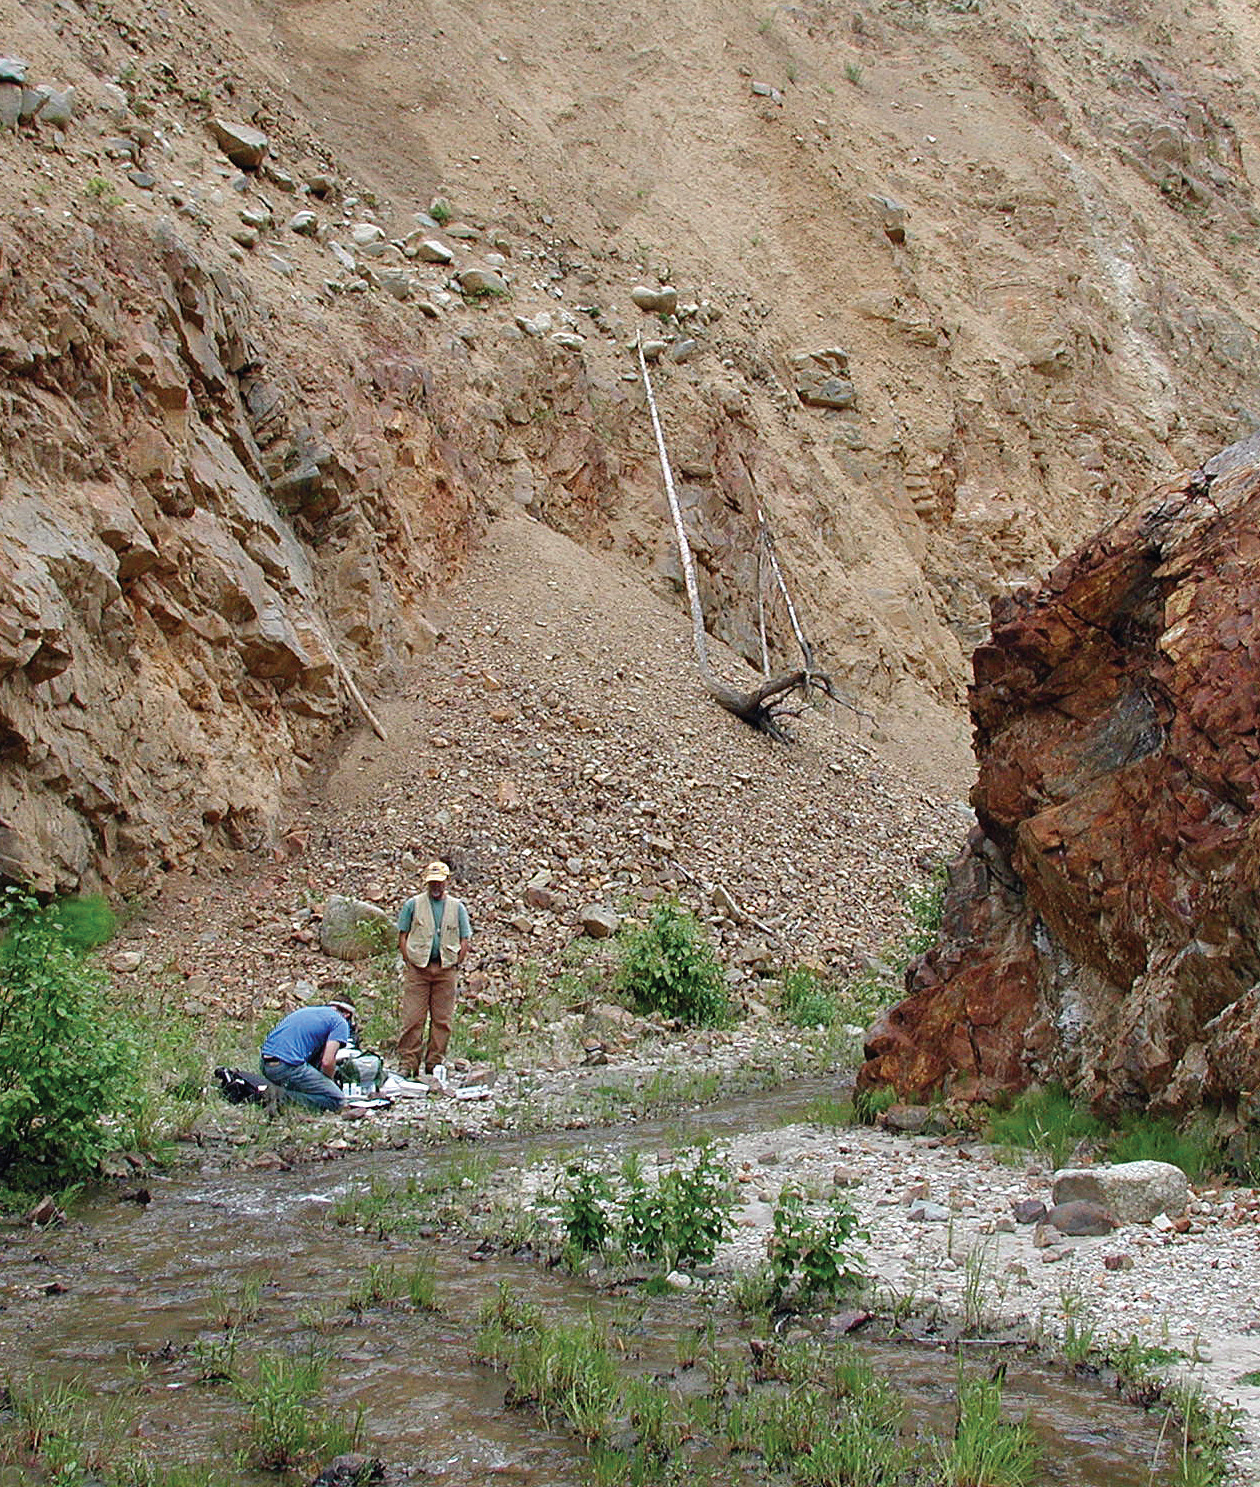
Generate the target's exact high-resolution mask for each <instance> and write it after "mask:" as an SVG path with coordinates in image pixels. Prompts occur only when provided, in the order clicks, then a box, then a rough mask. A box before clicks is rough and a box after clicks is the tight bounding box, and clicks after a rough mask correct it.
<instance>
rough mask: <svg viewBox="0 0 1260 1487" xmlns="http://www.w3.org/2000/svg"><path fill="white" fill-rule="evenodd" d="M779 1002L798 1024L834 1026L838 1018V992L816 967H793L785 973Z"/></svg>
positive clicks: (786, 1015) (792, 1020)
mask: <svg viewBox="0 0 1260 1487" xmlns="http://www.w3.org/2000/svg"><path fill="white" fill-rule="evenodd" d="M779 1004H780V1006H781V1007H782V1008H783V1015H784V1016H785V1017H786V1018H787V1020H788V1021H789V1022H790V1023H792V1024H794V1025H795V1026H796V1027H819V1026H821V1027H830V1026H831V1024H832V1023H833V1022H835V1020H836V1012H837V1008H836V994H835V992H834V991H833V990H832V989H831V987H830V986H829V985H828V984H827V980H826V978H825V977H824V976H822V975H820V974H819V973H818V972H817V971H816V970H814V969H813V967H812V966H793V967H792V968H791V970H789V971H785V972H784V973H783V978H782V980H781V981H780V983H779Z"/></svg>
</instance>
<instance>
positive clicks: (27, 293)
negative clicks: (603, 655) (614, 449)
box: [0, 223, 472, 891]
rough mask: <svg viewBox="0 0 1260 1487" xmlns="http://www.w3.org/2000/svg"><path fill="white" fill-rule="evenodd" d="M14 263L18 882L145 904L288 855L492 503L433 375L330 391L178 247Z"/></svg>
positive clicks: (11, 586) (10, 649)
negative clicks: (301, 791) (297, 821)
mask: <svg viewBox="0 0 1260 1487" xmlns="http://www.w3.org/2000/svg"><path fill="white" fill-rule="evenodd" d="M0 251H2V252H3V267H2V268H0V389H2V395H3V397H4V399H5V408H6V417H5V421H4V426H3V433H2V435H0V453H2V455H3V468H4V476H5V479H4V498H3V502H2V503H0V534H2V537H3V542H2V544H0V591H2V592H3V597H4V607H3V610H2V611H0V616H2V620H0V739H2V747H0V820H2V824H0V873H3V874H4V875H6V876H9V877H13V878H16V879H18V880H23V881H32V882H34V883H36V884H38V885H39V886H41V887H45V888H52V887H57V888H61V889H66V888H70V887H75V886H80V885H83V884H85V883H87V884H92V883H99V882H101V881H104V882H106V883H109V884H111V885H112V886H113V887H115V888H116V889H118V890H119V891H128V890H130V889H134V888H136V887H138V886H140V885H141V884H142V883H144V882H145V881H146V880H147V878H148V877H150V876H151V875H152V873H153V872H154V871H155V870H156V869H157V868H158V867H160V866H161V865H163V864H168V865H169V864H171V863H173V862H177V861H179V860H181V859H182V858H184V857H185V856H186V854H188V853H189V852H191V851H193V850H194V849H197V848H199V847H202V846H204V845H206V844H207V843H208V842H211V841H213V840H215V839H219V840H221V841H223V842H224V843H225V844H229V845H235V846H242V845H246V844H250V845H256V844H257V843H258V842H259V841H260V840H263V839H266V838H267V836H268V834H269V833H270V831H271V830H272V829H273V828H274V825H275V820H276V816H277V812H278V810H279V805H280V796H281V792H282V789H283V787H284V786H285V785H287V784H290V783H292V782H293V780H294V779H295V778H296V777H297V776H298V773H299V772H300V768H301V765H302V763H303V761H307V762H309V760H310V758H311V755H312V753H313V751H314V749H315V747H316V745H317V743H318V742H319V741H320V740H321V738H323V737H324V736H326V735H327V733H328V731H329V728H330V726H331V725H332V724H333V723H335V722H336V720H338V719H339V718H340V717H341V716H342V715H343V713H344V709H345V706H346V689H345V686H344V682H343V671H342V669H343V667H345V666H346V665H347V663H349V664H350V665H352V666H353V668H354V669H355V671H357V672H358V673H359V675H360V676H363V675H364V672H365V670H367V671H368V672H369V673H370V674H376V675H379V674H380V672H381V671H382V669H385V670H388V668H389V667H390V666H391V665H392V664H394V663H395V662H396V661H397V660H398V659H399V657H400V656H406V655H407V654H408V653H409V652H411V651H414V650H415V649H416V648H417V647H418V646H422V645H423V644H424V643H425V635H424V631H423V627H422V626H420V625H418V624H417V621H416V619H415V618H414V616H413V617H412V618H411V619H409V618H408V609H407V600H408V599H409V598H410V597H411V596H413V595H414V594H415V593H416V592H417V591H418V590H419V589H422V588H423V587H425V586H426V585H431V584H432V583H433V582H434V581H435V580H436V578H437V577H438V576H439V575H440V574H441V572H442V571H443V568H444V566H449V565H450V564H451V563H452V562H453V561H454V560H455V559H456V558H457V556H458V555H459V553H460V552H461V551H462V549H463V547H464V545H465V544H466V542H467V541H468V537H469V532H470V530H471V527H472V522H471V520H470V505H471V498H470V495H469V489H468V482H467V479H466V472H465V471H464V469H463V468H462V467H461V466H460V465H459V462H458V461H454V462H453V463H454V468H453V469H452V468H449V466H448V461H447V460H446V459H445V458H444V457H443V451H442V450H441V448H439V447H438V440H437V438H436V436H435V434H434V431H433V427H432V423H431V421H430V417H429V414H428V412H427V411H425V410H423V409H421V408H420V407H418V403H419V401H420V397H419V394H420V390H421V388H422V386H423V381H424V369H423V367H422V365H421V364H420V363H419V362H418V361H416V360H415V359H414V358H411V359H409V358H407V357H406V356H405V355H399V354H397V353H395V352H392V351H391V350H390V348H388V347H384V346H382V347H380V348H379V354H378V359H377V360H376V361H374V362H373V363H372V364H370V365H369V364H367V363H366V362H364V363H362V364H360V365H357V366H352V367H351V368H350V369H349V370H350V375H349V376H347V377H345V378H344V379H340V380H338V381H337V382H336V383H335V384H334V383H333V381H332V380H331V379H329V380H327V381H323V380H322V379H321V384H320V385H318V386H317V387H316V388H315V389H313V393H314V395H312V392H311V391H308V390H307V389H306V388H304V387H303V385H302V377H301V366H300V364H299V360H298V358H297V357H296V356H289V357H285V356H283V355H275V354H273V355H268V354H266V353H265V352H264V350H263V346H264V340H263V339H262V337H263V336H264V334H265V333H266V330H267V328H266V326H265V325H262V324H259V323H258V320H259V317H258V314H257V312H256V310H255V309H254V308H252V307H251V306H250V305H249V303H248V302H247V301H246V299H245V297H244V296H243V295H242V294H241V292H240V289H239V286H234V285H233V284H232V283H231V282H230V281H229V280H228V279H227V278H226V277H225V276H224V275H222V274H217V273H215V272H213V271H211V270H209V269H207V267H206V266H205V265H204V263H202V262H199V261H198V260H197V259H196V258H195V257H194V256H192V255H191V254H190V253H189V252H188V251H187V249H185V248H183V247H181V245H180V244H179V242H178V241H177V240H176V239H175V238H174V237H173V236H166V237H163V235H161V234H159V235H158V236H157V237H156V238H147V237H138V236H134V235H130V234H128V233H127V232H126V231H125V230H123V229H121V228H120V227H118V226H116V225H115V224H112V223H107V224H102V225H99V226H98V227H97V228H96V229H93V230H88V231H76V232H71V231H65V230H61V231H52V232H49V233H47V234H39V233H31V232H28V233H26V234H25V235H24V236H23V238H22V239H21V240H20V241H19V240H16V239H15V238H14V237H13V236H12V235H11V234H10V235H9V237H8V239H7V240H6V241H5V242H4V243H3V248H2V250H0ZM304 329H305V330H306V333H307V337H308V339H307V343H306V346H305V348H304V350H305V354H306V357H307V361H306V367H307V370H308V372H309V369H310V367H311V366H312V365H313V364H314V362H315V361H317V360H318V357H319V355H320V353H321V351H322V350H323V349H325V348H322V347H320V345H319V342H320V339H321V333H320V330H319V328H318V327H317V326H316V325H314V324H310V325H307V326H306V327H304ZM271 339H272V343H273V344H274V337H272V338H271ZM343 354H344V353H343ZM387 492H388V494H387Z"/></svg>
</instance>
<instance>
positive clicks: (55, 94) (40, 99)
mask: <svg viewBox="0 0 1260 1487" xmlns="http://www.w3.org/2000/svg"><path fill="white" fill-rule="evenodd" d="M32 102H33V106H32V107H29V108H28V107H27V105H26V103H25V102H24V103H23V106H22V112H23V113H24V114H27V113H29V114H31V115H33V116H36V117H38V119H39V122H40V123H41V124H51V125H52V126H53V128H54V129H66V128H68V127H69V124H70V120H71V119H73V118H74V89H73V88H48V87H42V86H41V87H38V88H36V89H34V98H33V100H32Z"/></svg>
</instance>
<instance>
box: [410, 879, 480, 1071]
mask: <svg viewBox="0 0 1260 1487" xmlns="http://www.w3.org/2000/svg"><path fill="white" fill-rule="evenodd" d="M450 875H451V870H450V868H449V867H447V865H446V864H445V863H444V862H431V863H430V864H429V865H428V867H427V868H425V870H424V883H425V891H424V892H423V893H418V894H416V895H415V897H414V898H409V899H408V900H407V902H406V903H405V904H403V906H402V908H401V909H400V910H399V911H398V953H399V954H400V955H401V956H402V962H403V998H402V1032H401V1033H400V1034H399V1035H398V1062H399V1064H400V1065H401V1068H402V1072H403V1073H404V1074H405V1075H406V1076H407V1077H408V1078H413V1077H414V1076H415V1075H416V1074H417V1073H418V1072H419V1070H420V1050H421V1047H422V1046H423V1048H424V1072H425V1073H426V1074H432V1073H433V1071H434V1069H439V1068H441V1067H442V1066H443V1063H444V1061H445V1059H446V1045H447V1043H448V1042H449V1041H450V1037H451V1017H452V1016H453V1015H454V1012H455V982H456V978H457V977H458V975H459V968H460V966H462V965H463V963H464V961H465V959H466V958H467V956H468V942H469V940H471V939H472V928H471V926H470V925H469V923H468V910H467V909H466V908H465V907H464V906H463V904H462V903H461V902H460V901H459V899H457V898H455V897H454V896H453V895H452V894H449V893H447V891H446V880H447V879H448V878H449V877H450ZM426 1019H427V1021H428V1024H429V1036H428V1041H427V1042H426V1041H425V1035H424V1025H425V1021H426Z"/></svg>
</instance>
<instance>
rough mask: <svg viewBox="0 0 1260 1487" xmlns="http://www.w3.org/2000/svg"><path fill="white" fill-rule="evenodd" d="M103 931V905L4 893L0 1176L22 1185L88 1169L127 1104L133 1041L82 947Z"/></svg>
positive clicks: (0, 903)
mask: <svg viewBox="0 0 1260 1487" xmlns="http://www.w3.org/2000/svg"><path fill="white" fill-rule="evenodd" d="M104 930H105V926H104V920H103V919H102V916H101V914H100V910H99V907H96V908H94V907H92V906H90V905H82V904H80V905H76V906H75V907H73V908H69V907H67V906H66V905H55V906H52V907H49V908H43V907H41V905H40V904H39V903H38V902H37V901H36V900H35V899H34V898H33V897H32V896H31V895H30V894H29V893H26V892H24V891H23V890H21V889H18V888H7V889H5V890H4V894H3V897H2V898H0V1176H2V1177H3V1179H4V1181H5V1182H6V1183H9V1184H11V1185H12V1186H14V1187H26V1188H30V1187H35V1186H48V1185H50V1184H54V1185H60V1184H63V1183H69V1182H75V1181H79V1180H81V1179H83V1178H85V1177H87V1176H89V1175H90V1174H91V1173H92V1172H93V1170H94V1169H95V1167H96V1164H97V1162H98V1161H99V1159H100V1157H101V1155H102V1153H103V1152H104V1151H105V1150H106V1149H107V1148H108V1146H109V1136H108V1133H107V1130H106V1122H107V1121H108V1120H109V1118H110V1117H111V1116H112V1115H115V1114H116V1113H118V1112H119V1111H121V1110H123V1109H124V1108H125V1106H126V1103H127V1096H128V1092H129V1086H130V1083H131V1080H130V1078H129V1075H130V1073H131V1072H132V1069H133V1066H134V1064H135V1052H134V1048H133V1045H132V1041H131V1038H130V1035H129V1034H128V1033H127V1032H126V1031H121V1030H120V1027H119V1024H118V1022H117V1020H116V1019H115V1018H112V1017H111V1014H110V1012H109V1010H108V1008H107V1007H106V1004H105V1000H104V976H103V973H102V972H101V970H100V969H99V967H97V966H95V965H93V964H92V963H91V962H90V961H88V960H87V959H86V958H85V953H84V952H85V950H86V948H87V947H88V946H90V945H91V944H93V943H96V942H97V941H99V939H100V938H101V936H102V934H103V933H104Z"/></svg>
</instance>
